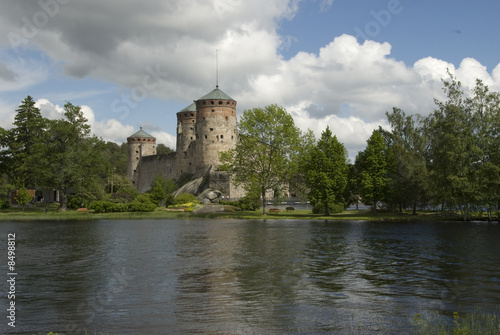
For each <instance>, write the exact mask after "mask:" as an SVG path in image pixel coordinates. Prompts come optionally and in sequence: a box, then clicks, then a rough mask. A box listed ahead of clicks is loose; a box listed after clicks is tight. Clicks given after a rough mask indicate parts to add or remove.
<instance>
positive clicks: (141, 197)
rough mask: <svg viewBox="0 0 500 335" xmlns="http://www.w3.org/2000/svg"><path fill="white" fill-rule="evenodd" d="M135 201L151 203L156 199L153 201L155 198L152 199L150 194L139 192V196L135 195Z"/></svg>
mask: <svg viewBox="0 0 500 335" xmlns="http://www.w3.org/2000/svg"><path fill="white" fill-rule="evenodd" d="M133 202H140V203H143V204H151V203H153V202H154V201H153V199H151V195H150V194H147V193H145V194H139V195H138V196H137V197H135V199H134V201H133Z"/></svg>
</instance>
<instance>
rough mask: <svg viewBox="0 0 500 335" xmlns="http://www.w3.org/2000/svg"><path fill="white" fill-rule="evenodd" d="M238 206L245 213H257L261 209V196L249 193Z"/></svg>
mask: <svg viewBox="0 0 500 335" xmlns="http://www.w3.org/2000/svg"><path fill="white" fill-rule="evenodd" d="M237 206H238V207H239V208H241V209H242V210H244V211H255V210H257V209H259V208H260V206H261V200H260V196H259V195H258V194H255V193H251V192H250V193H247V194H246V195H245V196H244V197H243V198H241V199H239V200H238V203H237Z"/></svg>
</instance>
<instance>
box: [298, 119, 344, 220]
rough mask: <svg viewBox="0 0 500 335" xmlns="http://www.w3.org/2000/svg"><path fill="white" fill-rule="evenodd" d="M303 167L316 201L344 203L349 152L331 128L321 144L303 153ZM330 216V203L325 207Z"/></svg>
mask: <svg viewBox="0 0 500 335" xmlns="http://www.w3.org/2000/svg"><path fill="white" fill-rule="evenodd" d="M303 160H304V161H303V164H302V168H303V169H304V175H305V179H306V182H307V186H308V187H309V189H310V191H309V199H310V200H311V202H313V203H334V202H340V203H344V199H343V196H344V190H345V187H346V186H347V181H348V179H347V178H348V172H349V170H348V166H347V151H346V150H345V147H344V145H343V144H342V143H340V142H339V141H338V140H337V137H336V136H333V134H332V132H331V130H330V128H329V127H327V128H326V130H325V131H323V133H322V134H321V138H320V140H319V141H318V143H317V144H316V145H315V146H313V147H311V148H310V149H309V151H308V152H307V153H306V155H304V158H303ZM324 211H325V212H324V214H325V215H329V214H330V213H329V206H324Z"/></svg>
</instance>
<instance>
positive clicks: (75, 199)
mask: <svg viewBox="0 0 500 335" xmlns="http://www.w3.org/2000/svg"><path fill="white" fill-rule="evenodd" d="M81 204H82V197H81V196H76V195H75V196H72V197H69V200H68V208H71V209H78V208H80V206H81ZM83 206H84V207H88V206H89V200H87V199H83Z"/></svg>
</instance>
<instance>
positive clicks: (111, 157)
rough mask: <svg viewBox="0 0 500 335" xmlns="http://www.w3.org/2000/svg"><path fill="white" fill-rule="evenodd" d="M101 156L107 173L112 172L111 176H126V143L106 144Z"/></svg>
mask: <svg viewBox="0 0 500 335" xmlns="http://www.w3.org/2000/svg"><path fill="white" fill-rule="evenodd" d="M101 154H102V157H103V159H104V160H105V161H106V164H107V165H108V171H113V173H112V174H113V176H116V175H118V176H126V175H127V161H128V157H127V154H128V152H127V144H126V143H122V144H121V145H118V144H116V143H114V142H106V143H105V144H104V146H103V150H102V152H101ZM115 191H116V190H115Z"/></svg>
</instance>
